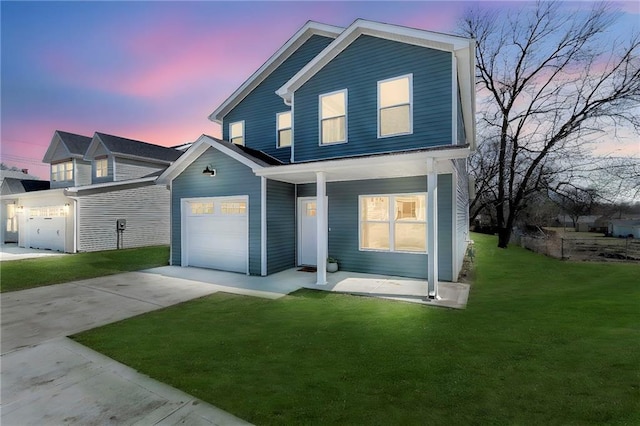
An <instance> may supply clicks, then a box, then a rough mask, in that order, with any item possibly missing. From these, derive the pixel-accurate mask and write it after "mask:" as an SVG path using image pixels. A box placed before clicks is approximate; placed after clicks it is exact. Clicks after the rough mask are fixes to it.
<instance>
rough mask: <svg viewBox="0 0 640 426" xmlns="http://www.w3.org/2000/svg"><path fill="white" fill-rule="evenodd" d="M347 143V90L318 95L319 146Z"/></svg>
mask: <svg viewBox="0 0 640 426" xmlns="http://www.w3.org/2000/svg"><path fill="white" fill-rule="evenodd" d="M346 141H347V90H346V89H345V90H340V91H338V92H333V93H327V94H324V95H320V144H321V145H324V144H332V143H342V142H346Z"/></svg>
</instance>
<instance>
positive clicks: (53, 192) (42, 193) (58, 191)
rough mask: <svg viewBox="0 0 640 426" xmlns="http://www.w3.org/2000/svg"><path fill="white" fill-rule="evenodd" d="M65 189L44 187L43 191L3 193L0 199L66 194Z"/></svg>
mask: <svg viewBox="0 0 640 426" xmlns="http://www.w3.org/2000/svg"><path fill="white" fill-rule="evenodd" d="M64 191H65V189H64V188H54V189H44V190H42V191H32V192H21V193H19V194H10V195H2V196H0V200H15V199H17V198H20V199H30V198H43V197H52V196H56V195H60V196H65V193H64Z"/></svg>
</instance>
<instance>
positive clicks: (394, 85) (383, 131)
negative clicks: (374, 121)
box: [378, 74, 413, 137]
mask: <svg viewBox="0 0 640 426" xmlns="http://www.w3.org/2000/svg"><path fill="white" fill-rule="evenodd" d="M412 92H413V76H412V75H411V74H409V75H405V76H402V77H395V78H391V79H388V80H383V81H379V82H378V137H387V136H396V135H404V134H408V133H412V132H413V119H412V115H413V105H412V103H413V93H412Z"/></svg>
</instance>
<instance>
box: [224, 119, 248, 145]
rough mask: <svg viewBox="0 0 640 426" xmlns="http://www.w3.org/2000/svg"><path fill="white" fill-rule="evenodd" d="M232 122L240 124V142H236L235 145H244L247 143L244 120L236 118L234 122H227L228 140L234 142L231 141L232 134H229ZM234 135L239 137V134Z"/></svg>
mask: <svg viewBox="0 0 640 426" xmlns="http://www.w3.org/2000/svg"><path fill="white" fill-rule="evenodd" d="M234 124H240V125H241V128H242V144H239V143H236V145H240V146H246V145H247V132H246V131H245V128H244V120H238V121H234V122H231V123H229V125H228V126H229V127H228V128H229V142H231V143H235V142H234V141H233V135H232V134H231V127H232V126H233V125H234ZM236 137H239V136H236Z"/></svg>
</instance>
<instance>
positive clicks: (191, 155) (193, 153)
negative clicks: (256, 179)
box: [156, 135, 263, 185]
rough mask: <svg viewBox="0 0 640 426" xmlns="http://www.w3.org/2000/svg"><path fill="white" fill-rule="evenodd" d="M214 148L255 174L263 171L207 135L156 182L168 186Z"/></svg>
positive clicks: (200, 138) (260, 167) (258, 165)
mask: <svg viewBox="0 0 640 426" xmlns="http://www.w3.org/2000/svg"><path fill="white" fill-rule="evenodd" d="M209 148H213V149H215V150H217V151H219V152H221V153H223V154H224V155H226V156H228V157H231V158H233V159H234V160H236V161H238V162H240V163H242V164H244V165H245V166H247V167H249V168H250V169H251V170H253V171H254V172H256V171H258V170H261V169H262V168H263V166H261V165H260V164H258V163H255V162H253V161H251V160H250V159H248V158H247V157H245V156H243V155H241V154H238V153H237V152H235V151H234V150H233V149H232V148H231V147H227V146H224V144H223V143H222V142H217V141H216V140H215V139H214V138H212V137H211V136H207V135H202V136H200V137H199V138H198V140H197V141H196V142H194V144H193V145H192V146H191V148H189V149H188V150H187V152H185V153H184V154H182V155H181V156H180V158H178V159H177V160H176V161H175V162H174V163H173V164H172V165H171V166H169V167H168V168H167V169H166V170H165V171H164V172H163V173H162V174H161V175H160V176H159V177H158V179H157V180H156V183H157V184H159V185H166V184H167V183H168V182H170V181H172V180H173V179H175V178H176V177H178V176H179V175H180V174H181V173H182V172H183V171H184V170H185V169H186V168H187V167H189V166H190V165H191V164H192V163H193V162H194V161H196V160H197V159H198V158H199V157H200V156H201V155H202V154H204V152H205V151H206V150H207V149H209Z"/></svg>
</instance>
